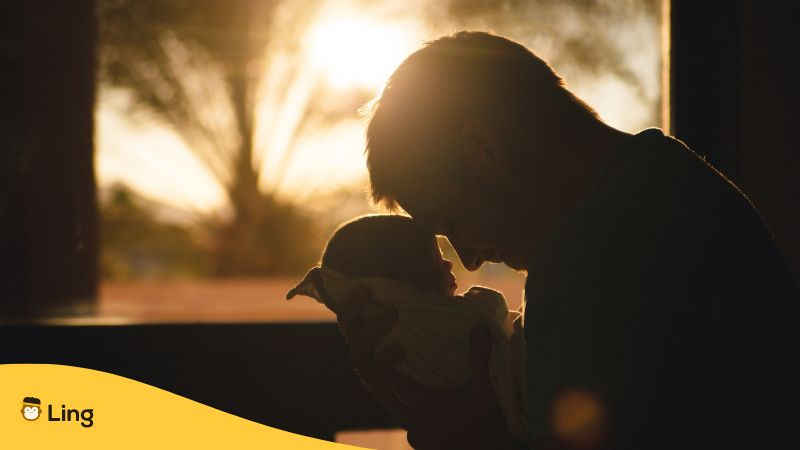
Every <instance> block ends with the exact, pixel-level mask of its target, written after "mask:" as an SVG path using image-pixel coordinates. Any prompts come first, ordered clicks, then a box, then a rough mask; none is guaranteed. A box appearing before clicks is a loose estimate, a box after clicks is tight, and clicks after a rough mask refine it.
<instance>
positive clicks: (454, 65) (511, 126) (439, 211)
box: [366, 32, 598, 270]
mask: <svg viewBox="0 0 800 450" xmlns="http://www.w3.org/2000/svg"><path fill="white" fill-rule="evenodd" d="M371 112H372V116H371V119H370V123H369V127H368V130H367V149H366V155H367V167H368V169H369V173H370V182H371V188H372V199H373V201H374V202H375V203H377V204H383V205H384V206H386V207H387V208H388V209H389V210H393V209H397V208H398V206H399V207H402V208H403V209H404V210H406V211H407V212H408V213H409V214H411V215H412V217H414V218H415V219H417V220H419V221H420V222H422V223H423V224H425V225H426V226H427V227H428V228H429V229H431V230H433V231H435V232H436V233H437V234H442V235H445V236H447V237H448V239H449V240H450V242H451V243H452V244H453V247H454V248H455V249H456V251H457V252H458V254H459V256H460V257H461V260H462V262H463V263H464V266H465V267H467V268H468V269H473V270H474V269H476V268H477V267H479V266H480V265H481V263H482V262H484V261H494V262H506V263H507V264H508V265H509V266H511V267H513V268H516V269H525V268H527V264H528V260H529V257H530V251H529V249H528V248H527V244H526V239H525V236H524V234H525V232H524V228H525V226H526V221H528V220H529V219H530V218H529V217H528V215H529V214H530V211H529V210H528V208H527V205H526V204H525V202H526V200H525V194H524V193H522V192H520V191H522V190H529V189H530V187H531V186H530V183H529V181H530V180H529V179H534V180H538V179H544V178H545V177H539V176H538V175H537V172H536V171H537V170H538V171H540V172H541V173H546V171H548V170H549V169H550V168H551V166H554V165H557V164H560V162H559V163H555V162H553V161H551V158H550V156H549V155H552V154H553V153H556V152H558V151H560V150H561V149H560V148H558V147H559V145H560V143H561V142H563V141H564V139H565V137H566V136H570V135H571V134H573V133H575V132H576V130H580V129H581V127H582V126H584V125H587V126H588V124H593V123H596V122H597V121H598V119H597V117H596V114H595V113H594V111H592V109H591V108H589V107H588V106H586V104H584V103H583V102H582V101H580V100H579V99H577V98H576V97H575V96H574V95H572V93H570V92H569V91H568V90H566V88H565V87H564V85H563V82H562V80H561V78H560V77H559V76H558V75H557V74H556V73H555V72H554V71H553V69H552V68H551V67H550V66H549V65H548V64H547V63H546V62H544V61H543V60H542V59H540V58H539V57H537V56H536V55H534V54H533V53H531V52H530V51H529V50H528V49H526V48H525V47H524V46H522V45H520V44H518V43H516V42H513V41H511V40H509V39H506V38H503V37H499V36H495V35H492V34H488V33H482V32H460V33H456V34H454V35H452V36H447V37H443V38H440V39H438V40H435V41H433V42H430V43H428V44H427V45H426V46H425V47H423V48H422V49H420V50H418V51H417V52H415V53H413V54H412V55H411V56H409V57H408V58H407V59H406V60H405V61H404V62H403V63H402V64H401V65H400V67H398V69H397V70H396V71H395V72H394V74H393V75H392V76H391V78H390V79H389V81H388V82H387V84H386V87H385V88H384V90H383V92H382V94H381V96H380V98H379V99H378V100H377V101H376V102H375V103H373V106H372V110H371ZM522 184H527V185H526V186H525V187H524V188H522V187H521V185H522ZM544 188H545V189H546V188H547V186H545V187H544Z"/></svg>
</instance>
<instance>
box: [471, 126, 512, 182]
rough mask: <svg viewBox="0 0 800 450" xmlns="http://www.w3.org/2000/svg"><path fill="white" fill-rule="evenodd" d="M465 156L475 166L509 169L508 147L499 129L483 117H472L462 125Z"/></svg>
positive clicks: (485, 168)
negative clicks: (498, 131)
mask: <svg viewBox="0 0 800 450" xmlns="http://www.w3.org/2000/svg"><path fill="white" fill-rule="evenodd" d="M461 144H462V148H463V151H464V153H465V154H464V155H463V156H464V157H465V159H467V160H468V161H469V164H470V165H471V166H472V167H474V168H481V169H482V170H487V169H492V170H500V171H507V170H508V156H507V148H506V146H505V143H504V142H503V140H502V139H500V136H499V134H498V133H497V129H496V128H495V127H494V126H493V125H492V124H490V123H488V122H486V121H485V120H481V119H470V120H467V121H466V122H464V125H463V126H462V127H461Z"/></svg>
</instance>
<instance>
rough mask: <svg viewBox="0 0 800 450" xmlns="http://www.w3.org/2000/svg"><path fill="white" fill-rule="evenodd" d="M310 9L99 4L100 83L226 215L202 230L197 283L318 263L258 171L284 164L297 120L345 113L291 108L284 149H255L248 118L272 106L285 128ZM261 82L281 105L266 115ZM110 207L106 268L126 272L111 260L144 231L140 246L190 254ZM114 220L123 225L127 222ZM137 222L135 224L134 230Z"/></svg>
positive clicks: (309, 225)
mask: <svg viewBox="0 0 800 450" xmlns="http://www.w3.org/2000/svg"><path fill="white" fill-rule="evenodd" d="M287 4H291V5H293V7H286V5H287ZM317 4H318V2H315V1H309V2H304V4H303V5H299V4H298V3H292V2H279V1H269V0H227V1H218V0H173V1H163V0H97V8H96V10H97V15H98V19H99V20H98V21H99V24H100V39H99V49H100V52H99V64H98V66H99V69H98V76H99V80H100V82H101V83H104V84H105V85H108V86H113V87H117V88H123V89H126V90H128V91H129V92H130V93H131V94H132V95H133V103H132V111H131V112H132V113H145V114H149V115H151V116H153V117H155V118H157V119H160V120H161V121H162V122H163V123H165V124H166V125H168V126H169V127H170V128H172V129H173V130H174V131H175V132H176V133H178V135H179V136H181V138H182V139H183V140H184V141H185V142H186V144H187V146H188V147H189V148H190V149H191V151H192V152H193V153H194V155H195V156H196V157H197V159H198V160H199V161H200V162H201V163H202V164H203V165H204V166H205V167H206V168H207V169H208V171H209V173H211V174H212V175H213V176H214V177H215V178H216V180H217V181H218V182H219V184H220V185H221V186H222V187H223V188H224V190H225V191H226V193H227V197H228V202H229V205H230V211H231V212H232V214H229V215H227V216H225V217H228V219H225V220H222V219H218V218H217V219H212V218H205V219H204V221H205V222H208V223H211V224H212V225H209V226H208V227H207V230H208V232H209V236H210V238H209V240H210V244H209V247H208V250H207V251H210V252H211V256H210V260H211V263H210V265H209V264H207V262H208V260H209V255H208V254H207V253H204V255H205V256H204V257H203V258H200V260H202V261H203V263H202V264H200V263H199V262H198V264H200V265H201V266H203V267H202V268H197V273H202V274H205V273H212V274H215V275H266V274H275V273H285V272H295V271H298V270H302V269H303V268H305V267H306V266H307V265H308V264H310V263H312V262H314V260H315V259H316V257H317V253H318V251H319V238H318V233H316V232H315V230H316V229H317V228H318V227H317V224H316V223H315V221H314V220H313V218H312V216H311V215H310V214H308V213H307V212H305V211H304V210H303V209H302V208H300V207H299V206H297V205H293V204H289V203H287V202H286V201H282V200H279V199H277V198H276V197H275V196H274V195H272V193H270V192H262V189H261V188H260V187H259V186H260V185H263V183H261V180H260V179H261V176H262V170H261V169H262V166H261V161H263V158H264V154H265V153H266V152H270V151H273V152H278V153H279V154H282V155H284V156H282V157H281V158H279V161H280V162H279V163H278V164H280V165H281V166H282V165H285V162H286V160H287V158H289V157H290V156H291V150H292V144H293V143H294V140H295V139H296V138H297V135H298V133H299V132H300V131H301V130H302V129H303V127H304V124H305V122H306V121H307V119H310V118H311V119H314V120H316V121H318V122H319V121H325V120H332V119H331V117H333V116H336V117H341V116H342V115H344V114H346V113H347V112H346V111H342V110H341V109H337V108H330V107H329V106H326V105H322V104H320V105H315V103H314V101H315V99H321V98H322V96H319V95H311V96H309V100H308V101H307V102H306V103H305V104H303V105H300V108H301V111H300V112H299V114H296V116H297V118H296V119H294V122H291V121H290V124H289V127H290V128H291V130H290V138H289V142H288V143H287V144H286V147H285V148H263V146H262V147H259V146H258V145H257V143H256V142H255V134H256V128H257V126H258V125H259V124H258V123H257V117H259V116H258V108H261V107H268V108H272V111H271V117H272V119H273V122H276V123H285V122H286V121H285V120H284V121H283V122H281V121H280V115H281V114H286V113H287V111H288V110H289V109H290V108H288V107H287V106H286V104H287V102H290V101H292V100H291V99H290V98H288V93H289V92H290V91H291V89H290V88H291V87H292V83H294V82H295V81H296V80H297V79H298V78H299V77H302V75H303V73H302V71H303V70H304V67H303V65H302V64H301V63H300V62H301V61H299V60H298V59H297V58H299V56H298V55H299V54H300V53H301V52H298V51H295V50H296V49H297V47H298V46H299V45H300V43H301V38H302V36H303V35H304V32H305V30H306V28H307V27H308V24H309V21H310V20H311V19H312V18H313V17H314V14H313V12H314V8H315V7H316V5H317ZM291 5H290V6H291ZM298 6H302V7H298ZM293 58H294V59H293ZM267 82H269V83H273V84H274V86H272V88H273V89H272V90H273V92H278V93H279V95H278V96H277V98H273V99H272V101H271V102H269V104H267V105H264V102H263V101H261V100H262V99H261V97H260V93H261V92H262V91H263V89H262V88H263V87H264V86H263V85H264V83H267ZM312 89H313V87H312ZM312 111H313V114H311V113H310V112H312ZM292 114H293V113H292ZM267 116H270V114H267ZM321 116H322V117H321ZM269 125H270V124H266V126H269ZM143 151H146V149H143ZM179 170H180V169H179V168H176V171H179ZM279 172H280V171H279ZM273 185H274V186H276V187H277V185H278V183H273ZM117 200H119V199H117ZM119 202H121V200H119V201H118V202H112V203H110V204H109V205H108V206H109V209H104V211H103V214H111V216H109V217H108V218H105V217H104V219H103V220H104V222H107V224H106V225H107V228H108V233H106V234H104V240H103V245H104V246H107V247H108V248H109V250H108V252H106V253H108V254H109V256H108V257H107V258H106V259H108V267H109V270H111V269H110V268H111V267H112V266H114V264H117V265H118V266H124V264H122V263H119V261H120V260H121V261H124V262H126V264H127V265H128V266H130V265H131V259H130V258H131V256H130V254H129V255H126V256H124V257H123V256H120V255H121V254H122V252H123V251H124V247H125V245H128V244H130V245H134V244H136V245H139V244H141V245H145V244H144V242H145V241H146V237H145V234H147V233H154V235H153V236H152V242H148V243H147V245H146V246H152V247H154V248H156V247H157V248H158V249H166V247H162V245H167V244H168V241H170V239H171V238H174V239H175V240H174V244H175V249H174V251H175V252H176V255H175V258H178V259H180V258H181V257H182V255H184V254H185V255H188V254H189V253H186V252H188V250H186V252H184V250H185V249H184V248H183V246H184V244H186V245H188V243H189V242H190V241H187V240H186V239H184V238H179V237H178V235H179V234H180V233H179V229H178V228H174V226H167V225H163V226H162V225H159V224H156V222H152V220H151V221H149V222H148V220H150V219H147V217H146V214H145V213H144V211H143V210H136V209H128V210H125V209H120V208H121V206H120V205H121V204H122V203H119ZM118 203H119V204H118ZM115 205H116V206H115ZM124 214H133V216H132V217H131V218H127V219H126V218H124V217H122V215H124ZM137 214H138V215H137ZM222 216H223V215H222V214H220V215H217V216H216V217H222ZM137 220H138V221H141V222H142V223H141V224H140V225H142V227H140V228H139V229H138V231H137V227H136V226H134V225H135V224H136V223H137V222H135V221H137ZM126 221H131V222H130V223H129V222H126ZM145 225H146V226H145ZM170 227H172V228H170ZM126 233H128V234H135V236H136V239H133V240H128V239H127V236H126ZM137 239H138V240H137ZM187 239H188V238H187ZM162 240H163V242H162ZM165 251H166V250H165ZM114 255H115V256H114ZM115 258H116V259H115ZM161 259H163V258H161ZM161 259H160V260H159V261H161ZM114 261H117V263H115V262H114ZM165 264H166V263H165ZM151 266H152V267H156V266H157V264H156V265H151ZM207 266H210V267H211V269H210V271H209V270H207ZM187 267H188V266H187ZM112 272H113V271H112ZM112 272H109V275H110V274H111V273H112ZM133 273H134V274H140V275H141V274H142V273H140V271H136V270H134V271H133ZM165 273H172V269H169V270H166V272H165Z"/></svg>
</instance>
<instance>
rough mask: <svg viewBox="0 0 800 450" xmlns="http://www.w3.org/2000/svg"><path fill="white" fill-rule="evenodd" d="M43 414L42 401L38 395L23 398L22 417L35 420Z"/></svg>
mask: <svg viewBox="0 0 800 450" xmlns="http://www.w3.org/2000/svg"><path fill="white" fill-rule="evenodd" d="M40 415H42V401H41V400H39V399H38V398H36V397H25V398H24V399H22V417H24V418H25V420H30V421H34V420H36V419H38V418H39V416H40Z"/></svg>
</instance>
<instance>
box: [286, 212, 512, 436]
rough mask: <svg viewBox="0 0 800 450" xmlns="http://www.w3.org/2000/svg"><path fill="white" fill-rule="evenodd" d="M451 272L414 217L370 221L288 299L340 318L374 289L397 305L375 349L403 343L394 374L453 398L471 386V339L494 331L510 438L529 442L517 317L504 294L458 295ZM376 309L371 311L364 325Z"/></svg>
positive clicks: (341, 236) (495, 367) (334, 244)
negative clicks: (299, 298)
mask: <svg viewBox="0 0 800 450" xmlns="http://www.w3.org/2000/svg"><path fill="white" fill-rule="evenodd" d="M452 268H453V265H452V263H450V261H448V260H446V259H444V258H443V257H442V252H441V250H440V249H439V245H438V244H437V242H436V236H435V235H434V234H433V233H431V232H430V231H428V230H427V229H426V228H425V227H423V226H422V225H420V224H418V223H417V222H415V221H413V220H412V219H411V218H409V217H404V216H397V215H373V216H364V217H361V218H358V219H355V220H353V221H351V222H347V223H345V224H344V225H342V226H340V227H339V228H338V229H337V230H336V231H335V232H334V233H333V236H332V237H331V238H330V240H329V241H328V245H327V247H326V248H325V251H324V252H323V255H322V264H321V266H320V267H315V268H313V269H311V270H310V271H309V272H308V274H306V276H305V278H304V279H303V281H302V282H301V283H300V284H299V285H298V286H297V287H295V288H294V289H292V290H291V291H289V293H288V294H287V296H286V298H287V300H289V299H291V298H293V297H294V296H296V295H305V296H308V297H312V298H314V299H316V300H317V301H319V302H321V303H324V304H325V305H326V306H327V307H328V308H330V309H331V310H333V311H334V312H336V309H337V308H338V306H339V305H340V304H341V302H343V301H346V299H347V298H348V297H349V294H350V293H351V292H352V291H353V290H354V289H355V288H357V287H359V286H361V285H366V286H368V287H369V288H370V290H371V292H372V294H373V296H374V297H375V301H376V302H379V303H384V304H390V305H392V306H393V307H394V308H395V309H396V310H397V313H398V320H397V324H396V325H395V326H394V328H393V329H392V330H391V331H390V332H389V333H388V334H387V336H386V337H385V338H384V339H383V341H381V342H380V343H379V344H378V345H377V347H376V352H380V351H381V350H382V349H383V348H385V347H386V346H387V345H389V344H392V343H396V342H399V343H401V344H402V346H403V349H404V350H405V355H406V356H405V359H404V360H403V361H402V362H400V364H398V365H397V366H396V369H397V370H398V371H399V372H401V373H403V374H405V375H407V376H409V377H411V378H413V379H414V380H416V381H418V382H419V383H422V384H424V385H426V386H428V387H431V388H435V389H441V390H454V389H460V388H464V387H466V386H468V385H469V383H470V381H471V380H470V378H471V376H472V370H471V362H470V357H471V355H470V339H469V337H470V332H471V331H472V329H473V328H474V327H475V326H476V325H478V324H485V325H486V326H487V328H488V329H489V331H490V333H491V335H492V337H493V339H494V345H493V347H492V354H491V356H490V359H489V373H490V376H491V379H492V384H493V387H494V390H495V393H496V395H497V399H498V403H499V404H500V408H501V409H502V411H503V415H504V416H505V419H506V423H507V425H508V428H509V431H510V432H511V433H512V434H513V435H514V436H515V437H517V438H518V439H520V440H523V441H527V435H528V432H527V414H526V407H525V405H524V401H523V399H525V392H524V388H525V382H526V377H525V374H524V370H525V350H524V337H523V333H522V329H521V325H520V323H519V320H517V319H518V318H519V316H520V314H519V313H517V312H513V311H509V310H508V305H507V304H506V301H505V298H503V296H502V294H500V293H499V292H496V291H493V290H491V289H488V288H484V287H478V286H476V287H471V288H470V289H469V290H468V291H467V292H465V293H464V294H462V295H455V291H456V289H457V287H458V285H457V284H456V279H455V276H454V275H453V272H452ZM377 313H378V311H376V310H375V308H369V307H367V308H365V311H364V313H363V318H364V319H370V318H372V317H374V316H375V315H376V314H377Z"/></svg>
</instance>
